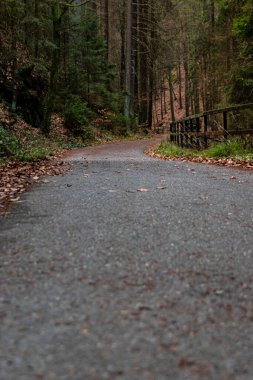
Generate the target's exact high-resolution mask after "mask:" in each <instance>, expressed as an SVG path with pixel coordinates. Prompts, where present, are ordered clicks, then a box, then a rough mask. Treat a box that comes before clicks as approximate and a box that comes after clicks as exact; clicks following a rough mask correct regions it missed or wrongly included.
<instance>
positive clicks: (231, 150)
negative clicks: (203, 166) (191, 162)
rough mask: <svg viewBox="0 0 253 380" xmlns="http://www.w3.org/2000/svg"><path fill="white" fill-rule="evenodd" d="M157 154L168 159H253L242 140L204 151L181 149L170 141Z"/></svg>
mask: <svg viewBox="0 0 253 380" xmlns="http://www.w3.org/2000/svg"><path fill="white" fill-rule="evenodd" d="M155 153H158V154H161V155H163V156H167V157H187V158H193V157H203V158H216V159H219V158H242V159H250V160H252V159H253V149H251V148H246V147H245V141H243V140H240V139H232V140H228V141H224V142H221V143H217V144H214V145H212V146H211V147H210V148H208V149H206V150H203V151H196V150H192V149H186V148H181V147H179V146H177V145H174V144H171V143H170V142H168V141H164V142H162V144H161V145H160V146H159V147H158V148H157V149H156V150H155Z"/></svg>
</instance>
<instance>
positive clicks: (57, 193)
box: [0, 141, 253, 380]
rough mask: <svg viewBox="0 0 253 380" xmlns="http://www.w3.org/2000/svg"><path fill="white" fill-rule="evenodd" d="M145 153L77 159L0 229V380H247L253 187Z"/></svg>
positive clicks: (112, 150)
mask: <svg viewBox="0 0 253 380" xmlns="http://www.w3.org/2000/svg"><path fill="white" fill-rule="evenodd" d="M149 144H150V142H149V141H144V142H127V143H116V144H109V145H106V146H98V147H93V148H87V149H84V150H79V151H76V152H75V153H74V154H73V155H72V156H71V157H66V160H69V161H72V162H73V171H72V172H69V173H67V174H66V175H65V176H64V177H60V176H59V177H53V178H52V177H51V178H48V183H42V184H37V185H35V186H34V187H33V188H32V190H31V191H30V192H28V193H26V194H24V195H23V196H22V198H21V200H22V203H19V204H15V205H13V207H12V209H11V214H10V215H8V216H6V217H1V219H0V220H1V227H0V242H1V261H2V266H1V281H2V292H1V340H2V345H1V355H0V367H1V370H0V371H1V372H0V379H1V380H16V379H18V380H36V379H45V380H84V379H85V380H103V379H108V380H113V379H123V380H195V379H198V380H203V379H204V380H207V379H208V380H209V379H210V380H211V379H215V380H237V379H238V380H239V379H240V380H252V378H253V363H252V352H253V334H252V328H253V298H252V294H253V276H252V273H253V260H252V256H253V226H252V221H253V194H252V188H253V176H252V174H251V173H249V172H246V171H239V170H235V169H229V168H220V167H215V166H208V165H201V164H190V163H189V164H187V163H181V162H178V163H177V162H169V161H160V160H156V159H152V158H150V157H147V156H145V155H143V153H142V151H143V149H144V147H145V146H146V145H149ZM84 157H85V158H84ZM138 190H139V191H138Z"/></svg>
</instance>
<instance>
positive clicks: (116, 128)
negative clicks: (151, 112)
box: [110, 113, 137, 136]
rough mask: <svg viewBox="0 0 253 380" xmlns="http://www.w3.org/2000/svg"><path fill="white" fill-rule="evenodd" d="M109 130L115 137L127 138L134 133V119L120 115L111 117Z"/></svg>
mask: <svg viewBox="0 0 253 380" xmlns="http://www.w3.org/2000/svg"><path fill="white" fill-rule="evenodd" d="M110 121H111V130H112V132H113V133H114V134H115V135H120V136H128V135H129V134H131V133H133V132H136V129H137V127H136V122H135V119H134V118H128V117H126V116H125V115H123V114H122V113H119V114H116V115H115V114H114V115H112V116H111V120H110Z"/></svg>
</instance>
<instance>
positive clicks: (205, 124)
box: [204, 115, 208, 148]
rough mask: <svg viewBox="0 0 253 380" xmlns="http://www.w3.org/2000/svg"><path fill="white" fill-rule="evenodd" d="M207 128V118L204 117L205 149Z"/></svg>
mask: <svg viewBox="0 0 253 380" xmlns="http://www.w3.org/2000/svg"><path fill="white" fill-rule="evenodd" d="M207 127H208V116H207V115H204V146H205V148H207V145H208V144H207Z"/></svg>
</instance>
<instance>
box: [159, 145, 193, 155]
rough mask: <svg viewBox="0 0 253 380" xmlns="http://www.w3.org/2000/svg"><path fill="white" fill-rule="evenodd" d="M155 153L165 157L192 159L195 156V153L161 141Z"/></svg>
mask: <svg viewBox="0 0 253 380" xmlns="http://www.w3.org/2000/svg"><path fill="white" fill-rule="evenodd" d="M155 152H156V153H158V154H161V155H163V156H167V157H194V156H196V155H197V153H196V151H193V150H191V149H186V148H181V147H179V146H177V145H174V144H171V143H170V142H168V141H163V142H162V143H161V145H160V146H159V147H158V148H157V149H156V150H155Z"/></svg>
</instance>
